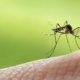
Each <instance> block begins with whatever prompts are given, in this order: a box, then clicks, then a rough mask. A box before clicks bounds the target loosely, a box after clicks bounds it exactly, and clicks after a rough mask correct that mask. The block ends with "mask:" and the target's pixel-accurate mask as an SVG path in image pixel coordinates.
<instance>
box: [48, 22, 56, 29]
mask: <svg viewBox="0 0 80 80" xmlns="http://www.w3.org/2000/svg"><path fill="white" fill-rule="evenodd" d="M48 23H49V24H50V25H51V26H52V28H53V29H55V27H53V25H52V24H51V23H50V22H49V21H48Z"/></svg>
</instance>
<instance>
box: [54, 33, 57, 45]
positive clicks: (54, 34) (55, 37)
mask: <svg viewBox="0 0 80 80" xmlns="http://www.w3.org/2000/svg"><path fill="white" fill-rule="evenodd" d="M56 34H57V33H56V32H54V38H55V44H56V43H57V41H56Z"/></svg>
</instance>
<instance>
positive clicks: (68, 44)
mask: <svg viewBox="0 0 80 80" xmlns="http://www.w3.org/2000/svg"><path fill="white" fill-rule="evenodd" d="M66 39H67V43H68V46H69V49H70V52H72V50H71V47H70V44H69V41H68V37H67V34H66Z"/></svg>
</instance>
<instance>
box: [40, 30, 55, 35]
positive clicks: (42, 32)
mask: <svg viewBox="0 0 80 80" xmlns="http://www.w3.org/2000/svg"><path fill="white" fill-rule="evenodd" d="M39 30H40V32H41V33H42V34H44V35H47V36H52V35H54V34H46V33H44V32H43V31H42V30H41V29H39Z"/></svg>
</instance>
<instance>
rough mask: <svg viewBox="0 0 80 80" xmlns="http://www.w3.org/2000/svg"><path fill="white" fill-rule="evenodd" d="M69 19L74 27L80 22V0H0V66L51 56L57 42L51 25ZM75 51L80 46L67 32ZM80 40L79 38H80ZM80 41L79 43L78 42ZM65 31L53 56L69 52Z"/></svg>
mask: <svg viewBox="0 0 80 80" xmlns="http://www.w3.org/2000/svg"><path fill="white" fill-rule="evenodd" d="M66 20H67V21H68V22H69V23H70V24H71V25H72V26H73V29H74V28H76V27H78V26H80V1H79V0H0V68H4V67H9V66H13V65H17V64H21V63H25V62H28V61H32V60H37V59H42V58H46V57H47V56H49V54H47V55H46V54H45V53H46V52H48V51H49V50H50V49H51V48H52V47H53V46H54V44H55V43H54V36H51V37H50V36H45V35H43V34H42V33H41V32H40V31H39V28H41V29H42V30H43V31H44V32H45V33H53V32H52V30H51V28H52V26H51V25H50V24H49V23H48V21H50V23H52V24H53V26H54V27H55V26H56V23H60V25H63V24H64V22H65V21H66ZM68 38H69V42H70V45H71V48H72V51H76V50H78V48H77V46H76V43H75V40H74V37H73V36H72V35H68ZM78 43H79V40H78ZM79 44H80V43H79ZM69 53H70V50H69V47H68V44H67V41H66V36H65V35H63V36H62V37H61V38H60V41H59V43H58V45H57V47H56V49H55V52H54V54H53V55H52V56H59V55H65V54H69Z"/></svg>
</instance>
